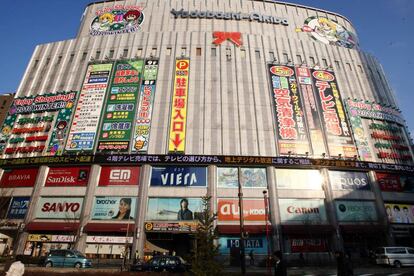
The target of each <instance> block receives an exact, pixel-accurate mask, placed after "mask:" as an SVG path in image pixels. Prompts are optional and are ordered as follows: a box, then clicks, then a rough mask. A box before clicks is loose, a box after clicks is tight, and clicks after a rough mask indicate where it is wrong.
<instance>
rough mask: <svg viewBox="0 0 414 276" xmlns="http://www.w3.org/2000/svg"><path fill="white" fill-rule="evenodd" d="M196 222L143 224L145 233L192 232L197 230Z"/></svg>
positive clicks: (151, 222) (150, 222) (149, 222)
mask: <svg viewBox="0 0 414 276" xmlns="http://www.w3.org/2000/svg"><path fill="white" fill-rule="evenodd" d="M197 225H198V224H197V221H178V222H153V221H147V222H145V225H144V228H145V231H146V232H184V233H185V232H194V231H196V230H197Z"/></svg>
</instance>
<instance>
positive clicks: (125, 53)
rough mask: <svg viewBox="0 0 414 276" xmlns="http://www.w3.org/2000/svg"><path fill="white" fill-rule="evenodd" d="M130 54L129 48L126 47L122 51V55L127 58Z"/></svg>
mask: <svg viewBox="0 0 414 276" xmlns="http://www.w3.org/2000/svg"><path fill="white" fill-rule="evenodd" d="M127 56H128V49H124V51H123V52H122V57H123V58H126V57H127Z"/></svg>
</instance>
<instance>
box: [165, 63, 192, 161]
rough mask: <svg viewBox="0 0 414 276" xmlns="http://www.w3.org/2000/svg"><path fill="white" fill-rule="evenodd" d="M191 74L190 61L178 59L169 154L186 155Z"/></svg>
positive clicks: (171, 115)
mask: <svg viewBox="0 0 414 276" xmlns="http://www.w3.org/2000/svg"><path fill="white" fill-rule="evenodd" d="M189 72H190V60H189V59H177V60H176V63H175V78H174V91H173V97H172V107H171V114H170V132H169V138H168V152H170V153H184V149H185V133H186V119H187V118H186V117H187V98H188V97H187V93H188V75H189Z"/></svg>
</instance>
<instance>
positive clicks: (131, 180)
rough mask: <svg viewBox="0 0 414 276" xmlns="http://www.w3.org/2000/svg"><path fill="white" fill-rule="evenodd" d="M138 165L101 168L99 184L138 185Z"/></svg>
mask: <svg viewBox="0 0 414 276" xmlns="http://www.w3.org/2000/svg"><path fill="white" fill-rule="evenodd" d="M138 180H139V167H132V166H131V167H130V166H122V167H109V166H104V167H102V168H101V177H100V179H99V186H110V185H138Z"/></svg>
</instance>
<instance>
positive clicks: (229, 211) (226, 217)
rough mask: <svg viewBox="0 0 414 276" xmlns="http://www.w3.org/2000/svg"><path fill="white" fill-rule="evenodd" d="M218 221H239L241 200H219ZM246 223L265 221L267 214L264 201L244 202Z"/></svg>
mask: <svg viewBox="0 0 414 276" xmlns="http://www.w3.org/2000/svg"><path fill="white" fill-rule="evenodd" d="M217 212H218V221H239V219H240V215H239V214H240V212H239V200H238V199H223V198H220V199H218V204H217ZM243 217H244V221H265V219H266V212H265V204H264V200H263V199H244V200H243Z"/></svg>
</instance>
